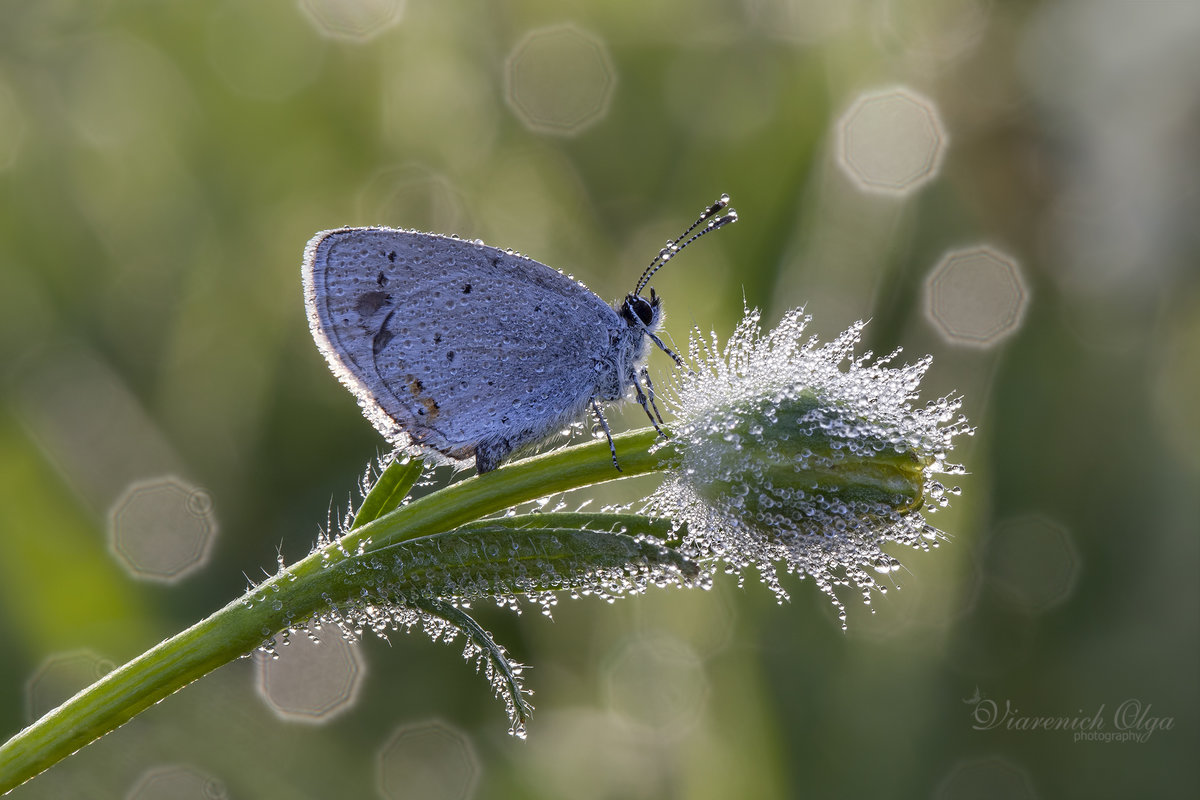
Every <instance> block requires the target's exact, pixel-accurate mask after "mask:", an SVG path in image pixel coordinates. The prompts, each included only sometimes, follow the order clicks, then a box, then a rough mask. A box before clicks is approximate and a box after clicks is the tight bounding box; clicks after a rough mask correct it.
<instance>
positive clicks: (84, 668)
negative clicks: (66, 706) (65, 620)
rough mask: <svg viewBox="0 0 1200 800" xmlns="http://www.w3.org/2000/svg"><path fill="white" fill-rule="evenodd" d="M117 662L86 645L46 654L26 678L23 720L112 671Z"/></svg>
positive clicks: (48, 708)
mask: <svg viewBox="0 0 1200 800" xmlns="http://www.w3.org/2000/svg"><path fill="white" fill-rule="evenodd" d="M115 666H116V664H114V663H113V662H112V661H109V660H108V658H104V657H102V656H98V655H96V654H95V652H92V651H91V650H86V649H80V650H68V651H66V652H59V654H55V655H52V656H48V657H47V658H46V660H43V661H42V663H41V664H38V667H37V669H35V670H34V674H32V675H30V676H29V680H26V681H25V720H26V721H29V722H32V721H34V720H38V718H41V717H42V716H44V715H46V712H47V711H49V710H52V709H55V708H58V706H59V705H61V704H62V702H64V700H66V699H68V698H71V697H72V696H73V694H74V693H76V692H78V691H79V690H80V688H84V687H85V686H91V685H92V684H95V682H96V681H97V680H100V679H101V678H103V676H104V675H107V674H108V673H110V672H113V669H114V668H115Z"/></svg>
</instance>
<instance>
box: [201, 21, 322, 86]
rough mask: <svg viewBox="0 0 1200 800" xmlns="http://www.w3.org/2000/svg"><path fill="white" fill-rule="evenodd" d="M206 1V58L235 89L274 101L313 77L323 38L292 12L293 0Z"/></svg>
mask: <svg viewBox="0 0 1200 800" xmlns="http://www.w3.org/2000/svg"><path fill="white" fill-rule="evenodd" d="M208 5H209V7H210V8H211V9H212V10H211V11H210V12H209V21H208V35H207V37H206V42H205V44H206V50H207V51H208V62H209V64H210V65H211V66H212V69H213V71H214V72H215V73H216V74H217V75H218V76H219V77H220V78H221V79H222V80H223V81H224V82H225V84H226V85H227V86H228V87H229V88H230V89H232V90H233V91H234V92H237V93H238V94H240V95H243V96H245V97H249V98H252V99H254V100H268V101H279V100H283V99H285V98H287V97H290V96H291V95H293V94H295V93H296V92H298V91H300V90H301V89H302V88H304V87H305V86H307V85H308V84H310V83H312V82H313V81H314V80H316V77H317V74H318V73H319V72H320V69H321V63H322V61H323V60H324V52H325V44H326V40H325V39H324V38H323V37H321V36H320V35H319V34H318V33H317V32H316V31H314V30H313V27H312V25H310V24H309V23H308V21H307V20H306V19H305V17H304V15H303V14H297V13H296V0H256V2H253V3H245V2H242V0H226V1H225V2H224V3H220V4H216V3H210V4H208Z"/></svg>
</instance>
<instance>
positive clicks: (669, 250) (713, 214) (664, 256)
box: [633, 194, 738, 297]
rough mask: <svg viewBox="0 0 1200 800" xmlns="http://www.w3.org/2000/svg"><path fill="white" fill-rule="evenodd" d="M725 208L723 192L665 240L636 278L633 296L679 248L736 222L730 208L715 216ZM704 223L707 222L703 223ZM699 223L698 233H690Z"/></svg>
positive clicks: (727, 201)
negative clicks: (684, 226) (684, 227)
mask: <svg viewBox="0 0 1200 800" xmlns="http://www.w3.org/2000/svg"><path fill="white" fill-rule="evenodd" d="M726 208H729V195H727V194H723V195H721V196H720V197H719V198H717V202H715V203H713V204H712V205H711V206H709V207H708V208H706V209H704V213H703V214H701V215H700V218H699V219H697V220H696V221H695V222H693V223H692V225H691V227H689V228H688V229H687V230H686V231H684V232H683V233H681V234H679V237H678V238H677V239H675V240H674V241H672V242H667V246H666V247H664V248H663V249H662V250H659V251H658V255H657V256H655V257H654V260H653V261H651V262H650V265H649V266H647V267H646V270H645V272H643V273H642V277H641V278H639V279H638V282H637V288H635V289H634V290H633V294H634V296H635V297H636V296H637V295H640V294H641V293H642V289H645V288H646V284H647V283H649V282H650V279H651V278H652V277H654V273H656V272H658V271H659V270H660V269H662V266H663V265H664V264H666V263H667V262H668V261H670V260H671V259H672V258H674V257H675V256H676V255H678V253H679V251H680V250H682V249H683V248H685V247H687V246H688V245H689V244H691V243H692V242H694V241H696V240H697V239H699V238H700V237H701V236H703V235H704V234H706V233H711V232H712V231H715V230H717V229H718V228H723V227H725V226H726V225H728V224H729V223H731V222H737V218H738V216H737V212H736V211H734V210H733V209H732V208H730V209H729V213H727V214H723V215H722V216H719V217H718V216H717V215H718V214H720V213H721V212H722V211H724V210H725V209H726ZM714 218H715V219H714ZM705 223H708V224H707V225H705ZM701 225H704V227H703V228H701V230H700V231H699V232H698V233H695V234H692V231H694V230H696V228H699V227H700V226H701ZM689 236H691V238H688V237H689Z"/></svg>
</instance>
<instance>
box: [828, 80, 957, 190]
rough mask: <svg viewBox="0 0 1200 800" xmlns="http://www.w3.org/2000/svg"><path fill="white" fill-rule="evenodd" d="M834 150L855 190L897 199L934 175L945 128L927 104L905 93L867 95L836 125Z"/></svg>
mask: <svg viewBox="0 0 1200 800" xmlns="http://www.w3.org/2000/svg"><path fill="white" fill-rule="evenodd" d="M835 151H836V158H837V163H838V166H839V167H841V169H842V171H843V172H845V173H846V175H848V176H849V177H850V179H851V180H852V181H854V183H855V184H856V185H857V186H858V187H859V188H860V189H863V190H865V191H868V192H877V193H881V194H893V195H903V194H908V193H909V192H912V191H914V190H915V189H917V188H919V187H920V186H923V185H924V184H926V183H928V182H929V181H931V180H933V179H934V178H935V177H936V176H937V173H938V170H939V169H940V168H941V165H942V157H943V155H944V154H945V151H946V129H945V127H944V126H943V125H942V121H941V118H940V117H939V116H938V113H937V108H936V107H935V106H934V104H933V101H932V100H930V99H929V98H927V97H924V96H922V95H920V94H917V93H916V92H914V91H913V90H911V89H908V88H905V87H897V88H894V89H885V90H882V91H876V92H868V93H866V94H863V95H860V96H859V97H858V99H856V100H855V101H854V103H853V105H851V106H850V108H849V109H848V110H847V111H846V113H844V114H842V117H841V119H839V120H838V123H837V135H836V140H835Z"/></svg>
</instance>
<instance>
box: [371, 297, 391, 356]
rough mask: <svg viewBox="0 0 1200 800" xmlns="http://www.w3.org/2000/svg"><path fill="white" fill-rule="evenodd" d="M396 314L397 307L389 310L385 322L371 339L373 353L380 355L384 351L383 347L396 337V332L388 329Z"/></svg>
mask: <svg viewBox="0 0 1200 800" xmlns="http://www.w3.org/2000/svg"><path fill="white" fill-rule="evenodd" d="M394 316H396V309H394V308H393V309H392V310H391V311H389V312H388V315H387V316H386V317H384V318H383V324H382V325H380V326H379V331H378V332H377V333H376V334H375V336H374V338H372V339H371V354H372V355H376V356H377V355H379V354H380V353H381V352H383V348H385V347H387V346H388V342H390V341H391V340H392V339H394V338H395V336H396V335H395V334H394V333H392V332H391V331H390V330H388V323H390V322H391V321H392V317H394Z"/></svg>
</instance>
